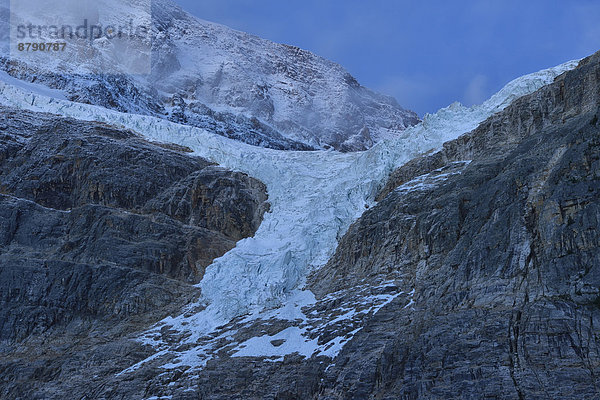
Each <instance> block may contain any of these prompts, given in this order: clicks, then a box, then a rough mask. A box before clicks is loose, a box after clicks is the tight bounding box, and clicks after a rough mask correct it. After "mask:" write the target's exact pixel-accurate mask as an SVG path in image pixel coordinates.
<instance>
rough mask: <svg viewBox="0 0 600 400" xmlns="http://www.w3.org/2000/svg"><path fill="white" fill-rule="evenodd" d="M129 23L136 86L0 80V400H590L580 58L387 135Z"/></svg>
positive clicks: (271, 76) (591, 83)
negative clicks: (147, 49) (146, 60)
mask: <svg viewBox="0 0 600 400" xmlns="http://www.w3.org/2000/svg"><path fill="white" fill-rule="evenodd" d="M102 1H104V0H99V2H102ZM111 1H112V0H111ZM109 3H110V4H113V6H114V7H113V8H112V9H110V10H112V11H111V12H113V13H118V12H120V11H122V12H123V15H122V16H120V17H119V18H121V19H124V18H127V13H133V14H136V13H137V14H139V15H142V14H143V10H142V8H143V6H144V4H146V3H144V1H137V0H136V1H132V2H130V3H128V4H129V5H128V6H127V7H121V6H118V5H117V4H116V3H111V2H109ZM153 5H154V13H153V17H154V21H153V22H154V27H155V29H156V32H155V34H156V35H155V36H156V39H157V40H155V41H153V42H152V43H150V42H148V43H147V44H151V45H152V46H153V47H152V48H153V50H154V54H155V58H154V59H153V61H152V62H153V69H152V74H150V75H147V76H145V75H135V74H133V75H127V74H122V75H119V74H114V73H108V72H107V73H105V74H98V73H97V72H98V70H97V69H95V68H98V65H95V63H94V62H92V61H89V60H88V61H86V57H85V55H84V56H81V55H78V54H77V51H75V52H73V53H70V54H67V55H69V56H73V57H76V58H75V59H74V61H73V62H67V63H66V64H63V65H59V63H58V62H57V61H56V59H54V60H53V59H52V57H49V58H48V59H47V63H37V64H30V65H26V64H24V63H13V62H8V61H7V60H6V59H4V61H3V64H2V65H3V68H4V69H6V70H7V71H9V72H10V73H8V72H4V71H0V203H1V204H0V305H1V307H0V398H2V399H19V400H20V399H61V400H62V399H70V398H77V399H146V400H157V399H171V400H172V399H179V400H182V399H185V400H187V399H190V400H191V399H223V400H225V399H273V400H275V399H323V400H325V399H327V400H337V399H361V400H362V399H398V398H400V399H440V400H441V399H482V398H491V399H497V398H502V399H505V398H506V399H515V400H521V399H548V398H550V399H567V400H570V399H573V400H575V399H595V398H600V389H599V387H600V382H599V381H598V376H600V343H599V335H598V326H600V325H599V324H600V308H599V307H600V236H599V234H598V233H597V232H599V231H600V52H599V53H597V54H595V55H593V56H590V57H588V58H586V59H584V60H581V61H571V62H567V63H565V64H563V65H559V66H557V67H554V68H549V69H547V70H543V71H539V72H536V73H532V74H529V75H526V76H523V77H520V78H517V79H515V80H514V81H512V82H510V83H508V84H507V85H506V86H505V87H504V88H503V89H502V90H501V91H499V92H498V93H496V94H495V95H494V96H492V97H491V98H490V99H489V100H487V101H486V102H484V103H483V104H481V105H476V106H473V107H464V106H462V105H460V104H459V103H454V104H451V105H450V106H448V107H446V108H444V109H441V110H439V111H438V112H437V113H435V114H433V115H427V116H425V117H424V119H423V121H421V122H419V123H418V124H416V125H413V126H408V125H410V124H412V123H414V122H416V120H415V121H413V122H411V123H410V124H405V123H404V122H403V123H400V125H402V126H400V125H393V126H392V128H390V126H391V125H389V124H390V123H392V124H393V123H396V122H398V121H399V120H400V119H402V118H403V117H401V116H402V115H404V114H405V113H406V112H405V111H404V110H402V109H401V108H400V107H399V106H397V105H396V104H395V103H394V102H393V101H392V100H390V99H388V98H384V97H381V96H378V95H376V94H373V93H372V92H369V91H368V90H367V89H365V88H362V87H360V86H359V85H358V84H356V82H355V81H354V80H353V79H351V78H349V76H348V75H347V73H346V72H345V71H344V70H343V69H342V68H341V67H339V66H337V65H336V64H334V63H330V62H328V61H326V60H323V59H321V58H318V57H316V56H314V55H312V54H310V53H307V52H304V51H302V50H299V49H295V48H291V47H289V46H284V45H278V44H273V43H271V42H268V41H265V40H262V39H259V38H256V37H253V36H250V35H247V34H244V33H240V32H235V31H232V30H230V29H228V28H225V27H222V26H219V25H215V24H211V23H208V22H204V21H199V20H197V19H195V18H193V17H190V16H189V15H187V14H186V13H184V12H183V11H181V10H180V9H179V8H178V7H176V6H174V5H173V4H172V3H170V2H166V1H164V2H163V0H160V1H157V2H154V3H153ZM140 7H141V8H140ZM41 11H42V13H43V11H44V10H41ZM140 18H141V17H140ZM140 20H143V18H141V19H140ZM97 44H98V46H101V47H99V48H98V49H97V50H98V52H99V57H100V58H96V59H95V60H96V61H97V60H99V59H100V60H104V62H106V63H108V60H109V59H110V58H109V52H110V51H111V49H110V46H108V45H107V43H106V41H104V42H103V43H97ZM102 46H104V47H102ZM106 46H108V47H106ZM136 46H139V47H137V50H140V49H143V43H142V42H140V43H137V44H136ZM134 47H135V46H134ZM78 50H81V48H79V49H78ZM133 50H135V48H134V49H133ZM138 55H139V54H138ZM105 56H106V57H105ZM42 57H46V55H45V54H44V55H42ZM77 57H80V58H77ZM142 58H143V57H142ZM53 62H54V63H55V64H53ZM108 67H109V66H108V65H107V64H104V65H100V69H104V70H106V71H108V69H109V68H108ZM112 67H114V68H115V69H117V70H118V69H119V68H122V72H125V71H126V69H127V68H126V67H127V66H126V65H125V64H119V63H117V64H116V65H114V66H112ZM51 71H52V72H51ZM91 72H95V73H91ZM257 85H258V86H257ZM257 88H258V89H257ZM88 103H90V104H88ZM409 115H410V113H409ZM174 121H175V122H174ZM392 121H396V122H392ZM404 121H406V120H404ZM181 122H183V123H181ZM365 127H366V128H365ZM313 128H314V129H313ZM356 129H358V131H356ZM357 132H358V134H357ZM374 138H375V139H376V140H375V141H378V142H377V143H375V144H372V143H371V140H372V139H374ZM327 146H333V147H335V148H336V149H339V150H358V149H363V150H364V149H366V148H368V147H370V148H368V149H367V150H365V151H361V152H338V151H332V150H331V149H328V150H316V151H290V150H292V149H295V150H308V149H310V148H312V147H318V148H320V147H327ZM265 147H267V148H265ZM268 147H271V148H268Z"/></svg>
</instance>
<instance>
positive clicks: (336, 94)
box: [0, 0, 419, 151]
mask: <svg viewBox="0 0 600 400" xmlns="http://www.w3.org/2000/svg"><path fill="white" fill-rule="evenodd" d="M112 2H113V0H103V1H99V2H98V4H100V5H99V6H98V7H99V13H100V21H101V22H102V18H105V19H107V20H112V19H116V20H119V19H122V17H121V16H120V15H118V14H117V13H116V12H115V11H114V10H115V9H117V8H115V7H114V6H113V5H112ZM148 4H150V2H149V1H147V2H145V1H137V2H133V1H130V2H126V4H123V3H121V2H119V8H118V10H119V12H120V13H123V14H125V15H136V14H143V13H144V12H146V10H145V7H147V6H148ZM138 8H139V9H140V10H138V11H139V12H137V13H136V10H137V9H138ZM103 14H106V15H105V16H103ZM151 16H152V22H151V29H152V34H153V37H152V44H151V49H150V48H149V50H151V71H150V73H149V74H138V75H135V76H125V75H124V73H126V72H127V71H128V68H130V65H129V64H128V63H127V62H126V61H127V60H126V59H124V60H120V59H119V60H117V62H116V63H111V62H110V60H112V58H108V57H109V56H110V57H112V56H114V54H113V53H110V52H109V51H108V50H107V49H110V45H111V43H110V42H108V43H105V42H107V39H106V38H101V39H97V40H95V41H92V43H91V44H90V46H91V47H92V48H93V49H94V53H93V56H92V57H90V58H89V59H85V58H77V57H73V58H72V59H75V60H76V62H72V61H71V58H69V59H67V60H62V61H61V62H59V61H57V60H55V59H53V57H52V55H44V57H45V58H44V59H43V62H37V63H32V62H27V60H16V61H15V60H10V61H9V60H8V59H7V58H4V60H3V62H2V63H1V64H0V65H1V68H2V69H4V70H5V71H8V72H9V73H10V74H11V75H13V76H15V77H18V78H20V79H24V80H28V81H33V80H36V82H38V83H43V84H45V85H47V86H49V87H52V88H55V89H61V90H64V91H65V92H66V93H67V95H68V97H69V99H71V100H73V101H78V102H83V103H89V104H97V105H101V106H103V107H108V108H112V109H116V110H119V111H124V112H134V113H137V114H147V115H153V116H159V117H161V118H165V119H168V120H171V121H174V122H178V123H182V124H188V125H192V126H196V127H200V128H204V129H207V130H209V131H212V132H214V133H218V134H220V135H223V136H226V137H231V138H234V139H236V140H241V141H244V142H246V143H250V144H253V145H257V146H263V147H270V148H276V149H292V150H309V149H312V148H317V149H322V148H330V147H333V148H335V149H337V150H342V151H357V150H365V149H367V148H370V147H371V146H372V145H373V143H376V142H379V141H381V140H382V139H385V138H391V137H394V136H396V135H397V134H398V133H399V132H401V131H403V130H404V129H406V128H407V127H409V126H412V125H414V124H416V123H417V122H418V121H419V119H418V117H417V115H416V114H415V113H413V112H411V111H407V110H405V109H403V108H402V107H400V105H398V104H397V102H396V101H395V100H394V99H393V98H391V97H388V96H383V95H380V94H377V93H374V92H372V91H370V90H369V89H367V88H365V87H363V86H361V85H360V84H359V83H358V82H357V81H356V79H354V78H353V77H352V76H351V75H350V74H349V73H348V72H347V71H345V70H344V69H343V68H342V67H341V66H340V65H338V64H336V63H333V62H331V61H328V60H326V59H324V58H321V57H319V56H316V55H314V54H312V53H310V52H308V51H305V50H302V49H299V48H297V47H293V46H288V45H284V44H278V43H273V42H270V41H268V40H265V39H261V38H258V37H256V36H252V35H250V34H247V33H243V32H238V31H235V30H232V29H230V28H227V27H225V26H222V25H218V24H214V23H211V22H207V21H203V20H200V19H198V18H195V17H193V16H191V15H189V14H187V13H186V12H184V11H183V10H181V9H180V8H179V7H178V6H177V5H175V4H174V3H173V2H171V1H170V0H158V1H152V7H151ZM104 23H105V25H106V24H107V23H108V22H106V21H104ZM143 45H144V43H141V44H140V46H143ZM99 65H100V66H108V67H110V69H107V68H100V69H99V68H98V66H99ZM107 71H108V72H107ZM119 72H122V73H123V74H120V73H119Z"/></svg>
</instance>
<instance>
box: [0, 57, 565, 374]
mask: <svg viewBox="0 0 600 400" xmlns="http://www.w3.org/2000/svg"><path fill="white" fill-rule="evenodd" d="M576 65H577V62H576V61H573V62H569V63H566V64H563V65H561V66H558V67H556V68H552V69H549V70H545V71H541V72H538V73H534V74H531V75H527V76H525V77H522V78H519V79H517V80H515V81H513V82H511V83H509V84H508V85H507V86H506V87H505V88H504V89H503V90H501V91H500V92H499V93H498V94H496V95H495V96H493V97H492V98H491V99H490V100H488V101H487V102H485V103H484V104H482V105H479V106H474V107H471V108H466V107H463V106H461V105H460V104H458V103H455V104H453V105H451V106H449V107H448V108H445V109H442V110H440V111H439V112H438V113H436V114H434V115H428V116H427V117H426V118H425V120H424V121H423V123H421V124H419V125H417V126H414V127H412V128H409V129H407V130H406V131H405V132H404V133H403V134H402V135H401V136H400V137H397V138H394V139H388V140H384V141H382V142H381V143H379V144H377V145H376V146H374V147H373V148H372V149H370V150H368V151H366V152H363V153H349V154H342V153H338V152H333V151H315V152H290V151H277V150H272V149H264V148H260V147H255V146H250V145H246V144H243V143H240V142H237V141H233V140H229V139H226V138H223V137H221V136H217V135H214V134H211V133H210V132H208V131H206V130H202V129H198V128H194V127H190V126H185V125H179V124H174V123H171V122H167V121H165V120H162V119H159V118H154V117H148V116H140V115H132V114H126V113H120V112H117V111H114V110H108V109H105V108H102V107H98V106H91V105H85V104H80V103H73V102H69V101H65V100H61V99H58V98H54V97H47V96H43V95H42V94H40V93H39V92H38V91H34V92H30V91H28V88H27V87H22V86H14V85H12V83H11V82H10V81H9V82H0V103H1V104H4V105H10V106H17V107H21V108H24V109H30V110H34V111H45V112H50V113H56V114H60V115H65V116H70V117H73V118H77V119H82V120H94V121H101V122H107V123H110V124H116V125H122V126H124V127H126V128H130V129H133V130H135V131H137V132H140V133H141V134H143V135H144V136H146V137H147V138H149V139H152V140H158V141H168V142H174V143H177V144H180V145H184V146H188V147H190V148H192V149H194V151H195V154H197V155H199V156H202V157H205V158H207V159H209V160H212V161H215V162H217V163H219V164H221V165H223V166H225V167H227V168H230V169H233V170H237V171H243V172H246V173H248V174H249V175H251V176H253V177H256V178H258V179H260V180H262V181H263V182H264V183H265V184H266V185H267V187H268V191H269V199H270V202H271V203H272V210H271V212H270V213H268V214H266V215H265V219H264V222H263V224H262V225H261V227H260V228H259V230H258V231H257V233H256V235H255V237H253V238H248V239H244V240H242V241H241V242H239V243H238V245H237V247H236V248H235V249H233V250H231V251H230V252H229V253H227V254H225V255H224V256H223V257H221V258H219V259H217V260H215V262H214V263H213V264H212V265H211V266H210V267H208V268H207V270H206V274H205V276H204V279H203V280H202V282H201V283H200V287H201V289H202V293H203V298H202V303H201V304H198V305H197V307H193V308H191V309H190V310H186V311H187V312H186V313H185V314H182V315H181V316H179V317H176V318H171V319H169V320H168V321H164V323H165V324H167V325H169V326H173V327H174V329H176V330H181V331H183V332H187V334H188V336H187V339H186V340H187V341H189V343H197V341H198V340H199V339H200V338H201V337H202V336H203V335H206V334H208V333H210V332H211V331H213V330H214V329H215V328H216V327H218V326H219V325H223V324H225V323H227V322H228V321H229V320H231V319H232V318H233V317H236V316H240V315H244V314H251V315H253V316H254V317H253V318H259V316H260V315H261V313H263V312H264V310H265V308H277V307H281V306H285V305H286V304H287V302H288V300H289V299H297V298H301V299H306V298H307V294H306V293H305V294H303V293H302V285H303V282H304V279H305V277H306V275H307V273H308V272H309V271H311V270H312V269H313V268H315V267H316V266H319V265H322V264H323V263H325V262H326V261H327V260H328V259H329V257H330V256H331V255H332V253H333V252H334V250H335V247H336V244H337V240H338V239H339V238H340V237H341V235H343V234H344V232H345V231H346V230H347V228H348V227H349V225H350V224H351V223H352V222H353V221H355V220H356V218H358V217H359V216H360V215H361V214H362V213H363V212H364V210H365V208H366V206H368V205H370V204H373V202H374V197H375V194H376V193H377V191H378V189H379V188H380V187H381V186H382V185H383V183H384V182H385V180H386V179H387V177H388V176H389V174H390V173H391V171H392V170H393V169H395V168H396V167H398V166H399V165H401V164H403V163H404V162H406V161H407V160H409V159H410V158H412V157H414V156H415V155H417V154H419V153H422V152H425V151H428V150H431V149H435V148H439V147H440V146H441V145H442V144H443V143H444V142H445V141H447V140H451V139H454V138H456V137H458V136H459V135H460V134H462V133H465V132H468V131H471V130H472V129H474V128H475V127H477V126H478V125H479V124H480V123H481V122H482V121H484V120H485V119H486V118H487V117H489V116H490V115H492V114H494V113H496V112H498V111H500V110H502V109H503V108H505V107H506V106H507V105H508V104H510V102H511V101H512V100H514V99H516V98H518V97H520V96H522V95H525V94H528V93H531V92H533V91H535V90H537V89H538V88H540V87H542V86H544V85H545V84H547V83H550V82H552V81H553V79H554V78H555V77H556V76H557V75H559V74H561V73H563V72H564V71H567V70H569V69H572V68H574V67H575V66H576ZM308 297H310V296H308ZM300 303H302V302H300ZM298 307H299V306H298ZM292 308H293V307H292ZM293 332H296V333H297V334H298V335H300V337H299V338H298V340H303V339H302V337H304V336H303V331H302V330H296V331H293ZM307 340H308V339H307ZM153 343H154V344H156V345H157V348H161V349H163V351H165V352H166V351H171V350H172V349H170V346H169V345H167V344H166V343H160V341H158V342H153ZM204 350H205V349H204V348H202V349H200V348H198V347H193V346H192V347H191V349H189V348H188V350H186V354H182V355H181V360H183V361H181V362H184V363H185V362H188V363H196V364H199V363H201V360H200V361H199V359H198V357H199V355H201V354H204ZM240 351H241V349H240ZM190 354H192V355H194V357H191V356H190ZM186 360H187V361H186ZM190 360H191V361H190Z"/></svg>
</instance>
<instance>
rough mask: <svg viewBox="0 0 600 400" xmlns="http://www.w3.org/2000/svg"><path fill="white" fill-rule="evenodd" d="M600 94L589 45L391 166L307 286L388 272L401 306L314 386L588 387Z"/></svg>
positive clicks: (451, 391) (415, 390)
mask: <svg viewBox="0 0 600 400" xmlns="http://www.w3.org/2000/svg"><path fill="white" fill-rule="evenodd" d="M599 100H600V54H596V55H594V56H592V57H590V58H588V59H586V60H584V61H582V62H581V64H580V66H579V67H578V68H577V69H575V70H573V71H571V72H567V73H566V74H564V75H562V76H560V77H559V78H557V79H556V81H555V82H554V83H553V84H551V85H549V86H547V87H544V88H543V89H541V90H539V91H537V92H535V93H533V94H532V95H529V96H525V97H523V98H521V99H519V100H517V101H515V102H514V103H513V104H512V105H511V106H509V107H508V108H507V109H506V110H505V111H503V112H501V113H498V114H496V115H494V116H493V117H491V118H489V119H488V120H487V121H485V122H484V123H483V124H482V125H481V126H480V127H479V128H477V129H476V130H475V131H473V132H471V133H469V134H466V135H464V136H462V137H460V138H458V139H457V140H454V141H452V142H449V143H447V144H446V145H444V148H443V150H441V151H440V152H437V153H435V154H430V155H426V156H423V157H420V158H417V159H415V160H413V161H411V162H410V163H408V164H407V165H405V166H403V167H402V168H400V169H399V170H397V171H396V172H395V173H394V174H393V176H392V178H391V179H390V182H388V184H387V186H386V188H385V189H384V190H383V191H382V193H381V194H380V200H381V201H380V202H379V204H378V205H377V206H376V207H374V208H372V209H371V210H369V211H368V212H366V213H365V215H364V216H363V217H362V218H361V219H360V220H359V221H358V222H357V223H355V224H354V225H353V226H352V227H351V229H350V230H349V232H348V233H347V234H346V235H345V237H344V239H343V240H342V241H341V243H340V245H339V248H338V250H337V252H336V255H335V256H334V257H333V259H332V260H331V261H330V262H329V263H328V264H327V266H325V267H324V268H323V269H322V270H320V271H318V272H317V273H315V274H314V276H313V278H312V285H311V287H312V288H313V290H314V291H315V292H316V293H318V295H320V296H324V295H326V294H327V293H329V292H330V291H332V290H340V289H344V288H351V287H352V286H354V285H355V284H356V283H357V282H360V281H361V280H364V279H367V280H371V279H373V278H374V277H377V276H386V275H388V274H393V273H400V274H401V275H402V276H403V283H404V285H406V286H405V290H406V291H409V290H415V292H414V298H413V301H414V303H412V304H411V305H410V306H409V307H407V308H403V307H401V306H403V305H402V304H394V303H392V304H390V305H389V306H388V308H387V309H386V308H384V309H383V310H382V313H383V314H382V315H381V317H380V318H379V320H378V321H373V322H372V323H370V324H368V325H367V328H365V329H363V331H365V333H364V334H362V335H360V334H359V335H357V336H356V337H355V339H354V340H353V343H352V346H348V347H347V348H345V349H344V350H343V352H342V353H341V354H340V356H339V357H338V359H337V360H335V366H332V367H331V369H329V371H328V373H327V374H326V378H325V381H324V382H325V383H323V384H322V386H321V392H320V395H319V397H321V398H367V397H377V398H411V399H413V398H414V399H416V398H440V399H441V398H457V399H459V398H460V399H467V398H472V399H476V398H484V397H485V398H487V397H490V398H514V399H534V398H540V399H541V398H561V399H570V398H572V399H581V398H596V397H598V396H599V395H600V393H599V389H598V384H599V383H600V382H598V373H599V372H600V352H599V351H600V346H599V345H600V342H599V341H598V332H597V327H598V326H599V325H598V324H599V323H600V308H599V307H598V304H599V300H600V263H599V261H600V259H599V256H600V249H599V246H600V236H599V235H598V233H597V232H598V228H599V226H600V225H599V224H600V124H599V123H598V117H599V106H600V101H599ZM401 301H402V300H398V301H397V303H400V302H401ZM382 337H383V338H386V339H385V340H381V338H382ZM373 343H377V345H376V346H373ZM365 360H370V361H369V362H368V364H367V365H368V370H370V371H371V373H370V374H368V375H367V379H366V381H365V380H364V379H361V377H359V376H357V375H356V373H355V371H356V370H357V369H359V368H363V367H364V366H365Z"/></svg>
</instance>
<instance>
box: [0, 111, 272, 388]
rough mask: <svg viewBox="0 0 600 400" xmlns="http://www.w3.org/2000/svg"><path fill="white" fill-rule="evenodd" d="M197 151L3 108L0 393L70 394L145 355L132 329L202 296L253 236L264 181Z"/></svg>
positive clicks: (93, 125)
mask: <svg viewBox="0 0 600 400" xmlns="http://www.w3.org/2000/svg"><path fill="white" fill-rule="evenodd" d="M188 151H189V150H188V149H186V148H181V147H177V146H173V145H162V144H160V143H149V142H147V141H146V140H144V139H142V138H141V137H140V136H139V135H138V134H136V133H134V132H132V131H125V130H121V129H118V128H115V127H112V126H109V125H106V124H99V123H90V122H78V121H75V120H69V119H66V118H61V117H58V116H55V115H49V114H40V113H30V112H25V111H23V110H15V109H7V108H1V109H0V203H1V206H0V302H1V305H2V306H1V307H0V308H1V311H0V339H1V342H0V343H1V344H0V371H1V373H0V376H1V378H0V397H2V398H23V399H25V398H27V399H31V398H48V397H56V398H69V397H71V394H69V393H75V392H76V390H75V389H74V386H80V385H82V380H83V381H88V380H89V379H92V376H94V375H97V376H104V375H105V374H107V373H109V374H110V371H111V369H112V368H114V365H115V364H117V365H118V364H119V362H118V361H116V360H117V359H121V360H122V361H124V360H127V359H132V360H133V361H132V362H135V360H136V359H137V357H138V356H139V354H140V353H139V352H140V351H141V350H140V348H139V345H137V344H135V343H134V342H131V341H128V340H125V338H126V337H127V335H128V333H130V332H132V331H135V330H138V329H140V328H143V327H144V326H146V327H148V326H150V325H151V324H152V323H155V322H157V321H159V320H160V319H162V318H164V317H165V316H166V315H168V314H169V313H170V312H172V311H173V310H178V309H181V308H182V307H183V306H184V305H185V304H187V303H189V302H190V301H191V300H193V299H195V298H197V296H198V294H199V290H198V289H197V288H196V287H195V286H194V284H195V283H197V282H199V281H200V279H201V278H202V275H203V273H204V268H205V267H206V266H207V265H209V264H210V263H211V262H212V260H213V259H215V258H217V257H220V256H221V255H223V254H224V253H225V252H227V251H228V250H230V249H231V248H233V247H234V246H235V244H236V242H237V241H238V240H240V239H242V238H244V237H248V236H252V235H253V234H254V232H255V231H256V229H257V228H258V226H259V225H260V223H261V221H262V215H263V213H264V212H265V211H267V209H268V203H267V193H266V188H265V186H264V185H263V184H262V183H261V182H259V181H257V180H255V179H252V178H250V177H248V176H247V175H244V174H241V173H233V172H229V171H227V170H225V169H222V168H220V167H218V166H216V165H214V164H212V163H209V162H207V161H205V160H203V159H201V158H197V157H192V156H190V155H189V154H188ZM142 353H143V351H142ZM94 360H95V361H94ZM92 381H93V379H92ZM59 382H62V383H59ZM53 386H60V390H58V391H57V392H53V391H52V387H53Z"/></svg>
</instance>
